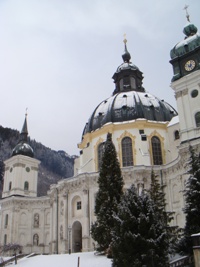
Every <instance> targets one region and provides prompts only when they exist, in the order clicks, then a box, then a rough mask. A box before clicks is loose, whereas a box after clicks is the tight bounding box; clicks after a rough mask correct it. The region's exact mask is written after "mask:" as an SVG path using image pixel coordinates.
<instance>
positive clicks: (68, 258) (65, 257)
mask: <svg viewBox="0 0 200 267" xmlns="http://www.w3.org/2000/svg"><path fill="white" fill-rule="evenodd" d="M78 257H79V259H80V264H79V266H80V267H111V266H112V261H111V260H110V259H107V258H106V257H105V256H96V255H94V252H85V253H72V254H71V255H69V254H62V255H48V256H47V255H39V256H35V257H31V258H23V259H20V260H18V261H17V266H18V267H44V266H45V267H46V266H47V267H55V266H56V267H78Z"/></svg>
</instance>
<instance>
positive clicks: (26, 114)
mask: <svg viewBox="0 0 200 267" xmlns="http://www.w3.org/2000/svg"><path fill="white" fill-rule="evenodd" d="M27 110H28V108H26V113H25V117H27V116H28V113H27Z"/></svg>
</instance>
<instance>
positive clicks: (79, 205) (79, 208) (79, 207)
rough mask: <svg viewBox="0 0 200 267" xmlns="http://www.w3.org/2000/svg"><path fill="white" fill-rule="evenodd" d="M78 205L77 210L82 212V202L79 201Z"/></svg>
mask: <svg viewBox="0 0 200 267" xmlns="http://www.w3.org/2000/svg"><path fill="white" fill-rule="evenodd" d="M76 205H77V210H81V201H78V202H77V203H76Z"/></svg>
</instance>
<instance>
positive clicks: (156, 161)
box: [151, 136, 163, 165]
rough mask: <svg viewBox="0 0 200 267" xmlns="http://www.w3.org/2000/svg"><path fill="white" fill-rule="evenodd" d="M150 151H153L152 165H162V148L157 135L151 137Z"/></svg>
mask: <svg viewBox="0 0 200 267" xmlns="http://www.w3.org/2000/svg"><path fill="white" fill-rule="evenodd" d="M151 145H152V153H153V165H162V164H163V160H162V150H161V143H160V139H159V138H158V137H157V136H153V137H152V138H151Z"/></svg>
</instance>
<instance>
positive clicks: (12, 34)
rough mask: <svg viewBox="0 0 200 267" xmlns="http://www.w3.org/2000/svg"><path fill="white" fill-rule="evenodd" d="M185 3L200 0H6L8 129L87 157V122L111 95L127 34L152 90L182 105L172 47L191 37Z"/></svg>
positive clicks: (1, 48)
mask: <svg viewBox="0 0 200 267" xmlns="http://www.w3.org/2000/svg"><path fill="white" fill-rule="evenodd" d="M185 4H188V5H189V9H188V10H189V14H190V19H191V22H192V23H194V24H195V25H196V26H197V27H198V28H200V22H199V19H198V18H199V10H200V1H199V0H187V2H185V0H140V1H138V0H123V1H122V0H0V92H1V94H0V99H1V101H0V125H2V126H3V127H9V128H12V129H17V130H19V131H21V128H22V124H23V121H24V115H25V111H26V108H28V129H29V135H30V137H31V138H32V139H35V140H36V141H38V142H41V143H43V144H44V145H46V146H48V147H50V148H52V149H55V150H65V151H66V152H67V153H69V154H70V155H72V154H79V152H78V148H77V143H79V142H80V140H81V135H82V131H83V128H84V125H85V123H86V122H87V120H88V118H89V117H90V115H91V113H92V111H93V110H94V108H95V107H96V106H97V105H98V104H99V103H100V102H101V101H102V100H104V99H106V98H107V97H109V96H110V95H111V94H112V92H113V90H114V84H113V81H112V79H111V77H112V75H113V74H114V72H115V70H116V69H117V67H118V66H119V65H120V64H121V63H122V58H121V55H122V53H123V51H124V44H123V38H124V37H123V35H124V33H126V36H127V40H128V42H127V47H128V50H129V52H130V53H131V56H132V62H133V63H134V64H135V65H137V66H138V67H139V68H140V70H141V71H142V72H143V73H144V80H143V81H144V83H143V85H144V87H145V89H146V91H148V92H149V93H151V94H153V95H156V96H157V97H159V98H161V99H164V100H165V101H167V102H168V103H170V104H171V105H173V106H174V107H175V108H176V103H175V99H174V93H173V91H172V89H171V88H170V81H171V78H172V74H173V72H172V67H171V64H170V63H169V60H170V56H169V53H170V50H171V49H172V48H173V46H174V45H175V44H176V43H177V42H179V41H181V40H182V39H183V38H184V34H183V32H182V30H183V27H184V26H185V25H186V17H185V11H184V10H183V8H184V6H185Z"/></svg>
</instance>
